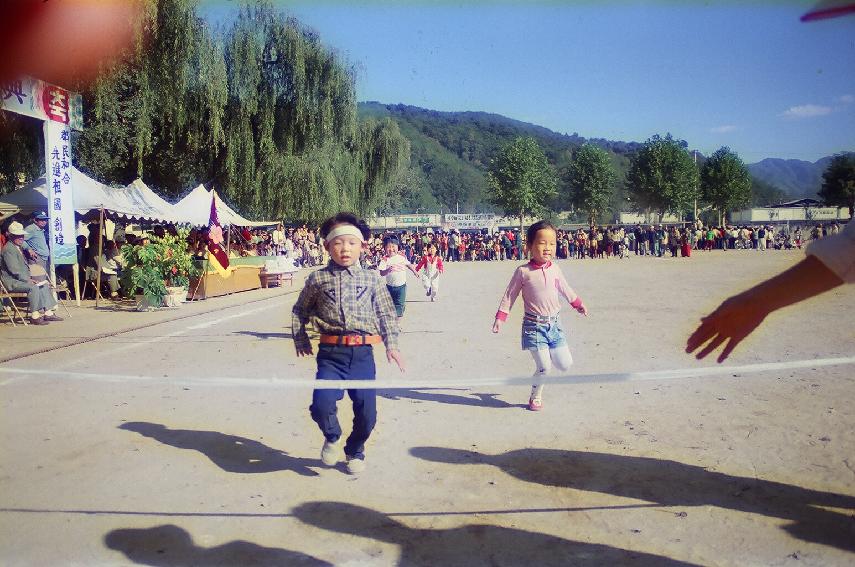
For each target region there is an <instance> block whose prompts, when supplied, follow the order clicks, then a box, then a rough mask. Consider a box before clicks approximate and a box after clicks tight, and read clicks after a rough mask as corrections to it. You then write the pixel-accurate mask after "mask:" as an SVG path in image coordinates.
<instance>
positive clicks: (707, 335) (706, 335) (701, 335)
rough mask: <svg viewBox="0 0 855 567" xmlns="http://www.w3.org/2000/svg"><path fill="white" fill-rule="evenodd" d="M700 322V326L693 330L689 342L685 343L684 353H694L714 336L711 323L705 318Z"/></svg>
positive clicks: (714, 332)
mask: <svg viewBox="0 0 855 567" xmlns="http://www.w3.org/2000/svg"><path fill="white" fill-rule="evenodd" d="M702 321H703V322H702V323H701V324H700V326H699V327H698V328H697V329H695V332H694V333H692V334H691V336H690V337H689V340H688V341H686V352H692V351H694V350H695V349H697V348H698V347H699V346H701V345H702V344H704V343H705V342H707V341H708V340H710V339H711V338H712V337H713V336H714V335H715V334H716V331H715V329H714V328H713V325H712V323H710V322H709V321H708V319H707V318H704V319H702Z"/></svg>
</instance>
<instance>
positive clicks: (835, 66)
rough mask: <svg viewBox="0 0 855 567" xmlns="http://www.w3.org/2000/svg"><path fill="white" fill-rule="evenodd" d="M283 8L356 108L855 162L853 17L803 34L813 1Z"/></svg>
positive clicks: (215, 15) (225, 8)
mask: <svg viewBox="0 0 855 567" xmlns="http://www.w3.org/2000/svg"><path fill="white" fill-rule="evenodd" d="M203 5H204V9H203V13H204V14H207V15H208V17H210V18H212V19H217V20H220V19H222V18H225V17H227V14H228V13H230V12H231V11H233V10H234V9H235V8H234V6H235V3H234V2H207V3H205V4H203ZM276 5H277V6H279V7H281V8H282V9H283V10H285V11H286V12H287V13H288V14H290V15H293V16H295V17H297V19H298V20H300V21H301V22H302V23H303V24H305V25H306V26H308V27H310V28H312V29H314V30H315V31H317V32H318V34H319V35H320V37H321V39H322V41H323V42H324V43H325V44H326V45H328V46H329V47H331V48H333V49H335V50H337V51H338V52H339V53H340V54H341V55H342V56H343V57H344V59H345V60H346V61H347V62H348V63H350V64H351V65H353V66H354V67H355V68H356V72H357V79H356V84H357V96H358V100H360V101H366V100H376V101H380V102H384V103H403V104H410V105H414V106H420V107H424V108H429V109H433V110H444V111H462V110H477V111H485V112H495V113H498V114H503V115H505V116H508V117H511V118H515V119H518V120H523V121H526V122H532V123H534V124H539V125H541V126H545V127H547V128H550V129H552V130H555V131H558V132H565V133H573V132H577V133H578V134H580V135H582V136H585V137H591V138H607V139H612V140H625V141H644V140H646V139H647V138H649V137H650V136H652V135H654V134H665V133H669V132H670V133H671V134H673V135H674V136H675V137H677V138H682V139H684V140H686V141H687V142H688V143H689V147H690V148H693V149H698V150H700V151H702V152H704V153H706V154H710V153H712V152H713V151H715V150H716V149H718V148H719V147H721V146H729V147H730V148H731V149H732V150H734V151H736V152H737V153H738V154H739V155H740V157H742V159H743V160H744V161H745V162H746V163H753V162H756V161H759V160H761V159H763V158H766V157H778V158H785V159H804V160H808V161H815V160H816V159H818V158H820V157H823V156H826V155H830V154H833V153H836V152H840V151H855V16H848V17H842V18H837V19H832V20H824V21H819V22H812V23H801V22H800V21H799V17H800V16H801V15H802V14H804V13H805V12H807V11H808V10H809V9H810V8H812V7H813V6H814V5H815V2H810V1H808V2H795V1H792V2H765V3H760V2H749V3H741V2H735V1H734V2H724V3H714V2H709V3H699V2H698V3H676V2H667V3H666V2H653V3H651V2H606V3H595V2H557V1H553V2H527V3H524V2H492V3H490V2H447V1H446V2H437V3H422V2H404V3H391V2H361V3H360V2H349V3H345V2H320V3H319V2H276Z"/></svg>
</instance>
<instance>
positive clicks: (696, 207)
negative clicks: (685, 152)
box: [692, 150, 721, 225]
mask: <svg viewBox="0 0 855 567" xmlns="http://www.w3.org/2000/svg"><path fill="white" fill-rule="evenodd" d="M694 154H695V169H698V150H695V151H694ZM698 191H700V187H695V217H694V218H693V219H692V222H693V223H694V224H695V225H697V224H698ZM719 224H721V223H719Z"/></svg>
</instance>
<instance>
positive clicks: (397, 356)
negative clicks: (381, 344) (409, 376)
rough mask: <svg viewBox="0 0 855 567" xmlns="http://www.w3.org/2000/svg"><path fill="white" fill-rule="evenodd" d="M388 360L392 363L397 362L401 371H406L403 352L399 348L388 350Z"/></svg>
mask: <svg viewBox="0 0 855 567" xmlns="http://www.w3.org/2000/svg"><path fill="white" fill-rule="evenodd" d="M386 360H388V361H389V363H390V364H391V363H392V362H395V364H397V365H398V368H399V369H400V370H401V372H406V370H407V369H406V368H404V357H403V356H401V352H400V351H398V350H394V349H390V350H387V351H386Z"/></svg>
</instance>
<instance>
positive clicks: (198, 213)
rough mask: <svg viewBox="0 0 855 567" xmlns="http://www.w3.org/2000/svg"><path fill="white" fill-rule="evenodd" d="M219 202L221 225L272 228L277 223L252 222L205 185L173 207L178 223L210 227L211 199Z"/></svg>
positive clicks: (218, 210)
mask: <svg viewBox="0 0 855 567" xmlns="http://www.w3.org/2000/svg"><path fill="white" fill-rule="evenodd" d="M212 197H213V198H214V199H216V202H217V220H219V222H220V225H222V226H227V225H234V226H270V225H275V224H277V221H251V220H247V219H245V218H244V217H242V216H240V215H239V214H238V213H236V212H235V211H234V210H233V209H232V208H231V207H229V206H228V205H227V204H225V203H224V202H223V200H222V199H221V198H220V196H219V195H218V194H217V192H216V191H213V190H212V191H208V190H207V189H206V188H205V186H204V185H199V186H198V187H196V188H195V189H193V190H192V191H190V193H189V194H188V195H187V196H186V197H184V198H183V199H181V200H180V201H178V202H177V203H175V205H173V207H174V208H175V209H174V212H175V217H176V218H177V219H179V220H178V222H182V223H188V224H191V225H194V226H208V222H209V221H210V219H211V198H212Z"/></svg>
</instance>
